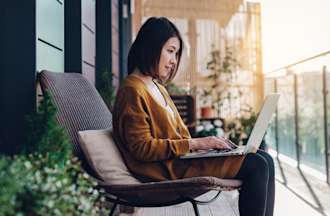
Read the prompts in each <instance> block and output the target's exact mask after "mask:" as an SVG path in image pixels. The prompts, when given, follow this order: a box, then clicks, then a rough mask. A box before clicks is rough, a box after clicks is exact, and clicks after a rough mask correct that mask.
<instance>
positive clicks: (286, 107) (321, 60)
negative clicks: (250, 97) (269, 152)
mask: <svg viewBox="0 0 330 216" xmlns="http://www.w3.org/2000/svg"><path fill="white" fill-rule="evenodd" d="M264 86H265V94H269V93H271V92H278V93H280V94H281V97H280V101H279V104H278V107H277V110H276V115H275V116H274V118H273V120H272V123H271V126H270V128H269V130H268V132H267V135H266V141H267V143H268V144H269V145H270V146H271V148H273V149H274V150H276V152H277V154H281V155H285V156H288V157H290V158H292V159H294V160H296V161H297V165H298V167H300V166H301V165H304V166H307V167H310V168H313V169H316V170H317V171H319V172H321V173H322V174H323V175H325V176H326V179H327V182H328V183H329V184H330V176H329V172H330V170H329V160H330V159H329V157H330V152H329V143H330V142H329V139H330V131H329V130H330V116H329V115H330V94H329V92H328V89H330V51H327V52H324V53H321V54H319V55H316V56H312V57H310V58H307V59H304V60H301V61H299V62H296V63H293V64H290V65H287V66H285V67H282V68H279V69H277V70H275V71H272V72H270V73H268V74H266V75H265V84H264Z"/></svg>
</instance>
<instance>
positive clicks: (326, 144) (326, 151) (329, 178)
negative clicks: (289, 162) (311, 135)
mask: <svg viewBox="0 0 330 216" xmlns="http://www.w3.org/2000/svg"><path fill="white" fill-rule="evenodd" d="M322 78H323V112H324V147H325V148H324V156H325V173H326V176H327V183H328V184H330V176H329V175H330V174H329V172H330V170H329V156H330V152H329V141H328V136H329V134H328V111H327V102H328V100H327V95H328V87H327V67H326V66H323V69H322Z"/></svg>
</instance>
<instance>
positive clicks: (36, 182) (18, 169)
mask: <svg viewBox="0 0 330 216" xmlns="http://www.w3.org/2000/svg"><path fill="white" fill-rule="evenodd" d="M0 185H1V187H0V206H1V208H0V216H7V215H20V216H24V215H36V216H37V215H38V216H39V215H40V216H41V215H86V216H87V215H100V214H101V213H105V211H106V210H105V205H104V204H103V203H104V197H103V196H102V194H100V193H99V192H98V191H97V190H96V189H95V188H94V187H95V186H96V183H95V182H94V181H93V180H92V179H90V178H89V177H88V175H87V174H86V173H84V172H83V171H82V170H81V167H80V164H79V162H78V160H77V159H76V158H73V159H71V160H68V161H67V162H66V164H65V166H64V167H62V168H61V167H59V166H57V165H55V166H49V163H48V158H47V157H46V156H45V155H42V154H37V153H35V154H30V155H17V156H15V157H13V158H10V157H5V156H0Z"/></svg>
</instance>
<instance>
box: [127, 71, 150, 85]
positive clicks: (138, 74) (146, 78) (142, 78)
mask: <svg viewBox="0 0 330 216" xmlns="http://www.w3.org/2000/svg"><path fill="white" fill-rule="evenodd" d="M132 75H134V76H137V77H138V78H140V79H141V80H142V81H143V82H145V83H150V82H152V77H151V76H149V75H144V74H143V73H141V72H140V71H139V70H134V72H133V73H132Z"/></svg>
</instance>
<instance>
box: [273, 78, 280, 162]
mask: <svg viewBox="0 0 330 216" xmlns="http://www.w3.org/2000/svg"><path fill="white" fill-rule="evenodd" d="M274 92H276V93H277V79H276V78H274ZM275 146H276V152H277V153H276V157H277V158H278V155H279V150H280V149H279V142H278V107H276V110H275Z"/></svg>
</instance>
